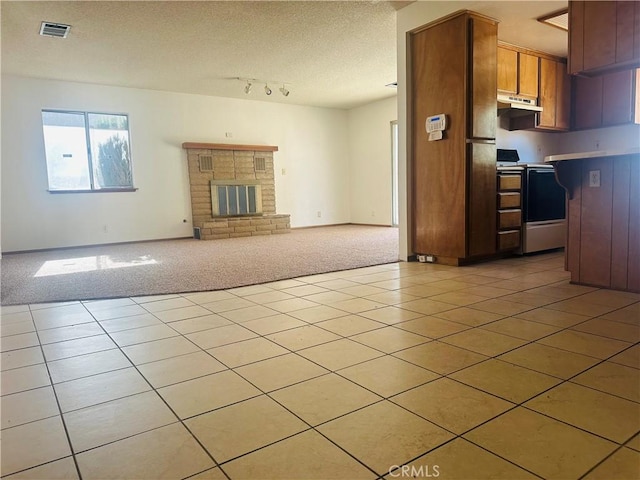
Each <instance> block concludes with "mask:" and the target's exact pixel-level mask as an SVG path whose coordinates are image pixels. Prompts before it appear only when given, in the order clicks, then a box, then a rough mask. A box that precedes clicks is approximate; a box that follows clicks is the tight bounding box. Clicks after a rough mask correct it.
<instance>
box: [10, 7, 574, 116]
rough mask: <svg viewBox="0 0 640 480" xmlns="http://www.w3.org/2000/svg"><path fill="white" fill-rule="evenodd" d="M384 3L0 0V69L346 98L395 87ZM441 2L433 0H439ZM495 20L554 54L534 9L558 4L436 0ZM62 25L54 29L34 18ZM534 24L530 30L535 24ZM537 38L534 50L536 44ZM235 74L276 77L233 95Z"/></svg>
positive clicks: (553, 41) (554, 38) (389, 15)
mask: <svg viewBox="0 0 640 480" xmlns="http://www.w3.org/2000/svg"><path fill="white" fill-rule="evenodd" d="M410 3H412V2H386V1H345V2H340V1H312V0H307V1H282V2H270V1H254V2H247V1H215V2H214V1H196V2H190V1H177V2H165V1H135V2H130V1H115V2H102V1H87V2H78V1H51V2H35V1H2V2H1V5H0V8H1V21H2V24H1V27H2V31H1V35H2V59H1V61H2V64H1V66H2V71H3V73H10V74H15V75H22V76H30V77H38V78H51V79H59V80H69V81H79V82H88V83H98V84H107V85H118V86H128V87H136V88H147V89H155V90H167V91H173V92H183V93H196V94H203V95H216V96H223V97H236V98H250V99H254V100H265V101H274V102H282V103H290V104H301V105H315V106H323V107H335V108H351V107H354V106H358V105H362V104H365V103H368V102H371V101H375V100H379V99H382V98H385V97H390V96H393V95H395V90H394V89H391V88H389V87H386V86H385V85H386V84H388V83H391V82H395V81H396V75H397V74H396V57H397V51H396V35H397V33H396V10H397V9H399V8H402V7H404V6H406V5H408V4H410ZM440 3H442V2H440ZM448 3H449V5H450V7H447V8H448V9H450V11H455V10H459V9H462V8H471V9H474V10H476V11H479V12H480V13H485V14H487V15H490V16H493V17H494V18H497V19H499V20H501V23H500V30H499V32H500V34H499V36H500V37H501V39H503V40H506V41H509V42H511V43H517V44H521V45H523V46H528V47H531V48H540V49H542V50H544V51H548V52H549V53H558V54H564V53H566V33H564V32H561V31H560V30H557V29H554V28H552V27H547V26H543V25H540V24H538V22H536V21H535V18H536V17H537V16H540V15H543V14H546V13H550V12H552V11H554V10H557V9H559V8H562V7H563V6H566V4H567V2H566V1H564V2H500V1H498V2H460V1H458V2H448ZM42 21H49V22H55V23H65V24H69V25H71V26H72V28H71V32H70V34H69V36H68V38H66V39H58V38H47V37H42V36H40V35H38V32H39V29H40V23H41V22H42ZM540 28H542V30H540ZM543 47H544V48H543ZM237 77H241V78H256V79H261V80H271V81H274V82H275V81H279V82H284V83H286V84H287V88H288V89H289V90H291V95H290V96H288V97H286V98H285V97H283V96H282V95H280V93H279V92H278V88H279V87H280V86H282V85H278V84H275V83H274V84H273V85H270V86H271V87H272V89H273V94H272V95H271V96H269V97H267V96H266V95H265V94H264V91H263V90H262V87H263V85H255V86H254V88H253V91H252V92H251V93H250V95H248V96H247V95H245V93H244V83H242V82H240V81H238V80H237Z"/></svg>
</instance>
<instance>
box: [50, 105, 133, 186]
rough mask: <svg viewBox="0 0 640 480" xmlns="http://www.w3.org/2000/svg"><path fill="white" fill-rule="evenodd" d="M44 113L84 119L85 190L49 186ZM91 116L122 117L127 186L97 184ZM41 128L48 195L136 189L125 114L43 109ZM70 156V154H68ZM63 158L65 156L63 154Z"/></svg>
mask: <svg viewBox="0 0 640 480" xmlns="http://www.w3.org/2000/svg"><path fill="white" fill-rule="evenodd" d="M45 113H59V114H70V115H78V116H80V115H81V116H82V117H83V119H84V141H85V146H86V150H87V151H86V155H87V158H86V162H87V165H86V166H87V169H88V186H87V188H61V187H58V186H55V185H52V184H51V179H52V170H51V169H52V168H53V166H52V163H53V159H50V158H49V157H48V155H47V140H46V133H45V127H46V125H45V123H44V115H45ZM91 115H108V116H113V117H124V118H125V120H126V127H127V128H126V132H127V133H126V135H127V137H126V141H127V155H128V163H129V165H128V167H129V168H128V177H129V179H130V182H129V183H128V184H127V185H115V186H114V185H111V186H101V185H100V184H99V181H98V179H96V178H95V177H96V171H97V170H96V165H95V162H97V161H98V159H97V158H94V156H96V155H94V154H95V151H94V149H93V148H92V141H91V140H92V138H91V130H92V129H91V127H90V123H89V119H90V116H91ZM42 128H43V135H44V146H45V162H46V167H47V182H48V191H49V192H50V193H103V192H133V191H136V190H137V188H135V187H134V183H133V162H132V159H131V129H130V126H129V115H128V114H126V113H113V112H95V111H78V110H59V109H43V110H42ZM69 155H70V154H69ZM63 156H66V155H65V154H63Z"/></svg>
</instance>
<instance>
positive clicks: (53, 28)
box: [40, 22, 71, 38]
mask: <svg viewBox="0 0 640 480" xmlns="http://www.w3.org/2000/svg"><path fill="white" fill-rule="evenodd" d="M70 29H71V25H64V24H62V23H51V22H42V25H40V35H42V36H44V37H56V38H67V35H69V30H70Z"/></svg>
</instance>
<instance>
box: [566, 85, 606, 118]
mask: <svg viewBox="0 0 640 480" xmlns="http://www.w3.org/2000/svg"><path fill="white" fill-rule="evenodd" d="M574 82H575V83H574V102H573V126H574V128H575V129H577V130H582V129H586V128H598V127H600V126H601V125H602V77H574Z"/></svg>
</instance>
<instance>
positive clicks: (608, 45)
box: [584, 1, 617, 70]
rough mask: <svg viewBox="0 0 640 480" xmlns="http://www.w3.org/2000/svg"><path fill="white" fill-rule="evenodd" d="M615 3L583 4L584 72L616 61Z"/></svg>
mask: <svg viewBox="0 0 640 480" xmlns="http://www.w3.org/2000/svg"><path fill="white" fill-rule="evenodd" d="M616 8H617V6H616V2H611V1H605V2H585V4H584V70H590V69H592V68H598V67H604V66H606V65H610V64H612V63H615V61H616V36H617V35H616V21H617V12H616Z"/></svg>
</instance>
